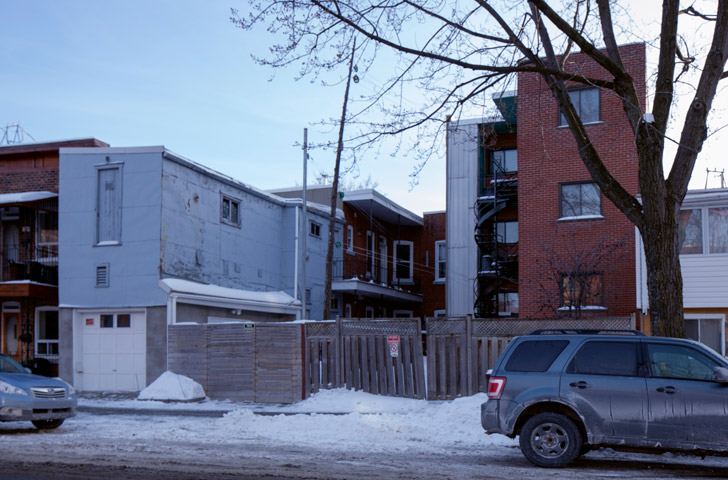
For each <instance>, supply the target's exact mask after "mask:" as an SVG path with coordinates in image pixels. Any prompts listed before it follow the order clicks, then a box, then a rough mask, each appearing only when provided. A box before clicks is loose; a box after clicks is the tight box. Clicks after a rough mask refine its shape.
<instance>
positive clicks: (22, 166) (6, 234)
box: [0, 138, 108, 374]
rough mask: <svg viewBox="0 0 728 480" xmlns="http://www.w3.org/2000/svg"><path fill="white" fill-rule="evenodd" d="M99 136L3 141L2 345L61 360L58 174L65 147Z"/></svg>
mask: <svg viewBox="0 0 728 480" xmlns="http://www.w3.org/2000/svg"><path fill="white" fill-rule="evenodd" d="M94 146H108V145H107V144H106V143H104V142H101V141H99V140H96V139H94V138H89V139H80V140H69V141H63V142H49V143H33V144H19V145H9V146H4V147H0V308H1V311H2V313H1V317H0V351H1V352H3V353H6V354H8V355H10V356H11V357H13V358H15V359H17V360H19V361H28V360H31V359H34V358H35V359H38V358H43V359H45V360H47V361H48V362H49V363H50V365H51V366H49V367H48V368H46V371H45V372H43V371H41V373H50V374H57V370H56V368H55V365H57V362H58V345H59V330H58V175H59V149H60V148H62V147H94Z"/></svg>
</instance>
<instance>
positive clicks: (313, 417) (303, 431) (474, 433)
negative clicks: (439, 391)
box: [213, 389, 517, 453]
mask: <svg viewBox="0 0 728 480" xmlns="http://www.w3.org/2000/svg"><path fill="white" fill-rule="evenodd" d="M486 398H487V397H486V395H485V394H478V395H474V396H472V397H464V398H459V399H456V400H453V401H447V402H445V401H441V402H431V401H430V402H428V401H425V400H413V399H403V398H392V397H384V396H378V395H371V394H366V393H363V392H350V391H347V390H344V389H339V390H333V391H322V392H319V393H317V394H316V395H314V396H312V397H311V398H309V399H307V400H305V401H303V402H300V403H299V404H297V405H296V406H292V407H290V409H287V410H289V411H290V412H293V411H295V410H298V409H301V410H302V411H308V412H316V411H317V412H353V413H347V414H344V415H323V414H321V413H312V414H310V415H284V414H281V415H275V416H261V415H255V414H254V413H253V411H252V410H251V409H247V408H243V409H238V410H235V411H232V412H230V413H228V414H227V415H225V417H223V418H221V419H218V420H216V421H215V422H216V425H215V428H214V429H213V431H214V432H215V433H214V435H216V436H219V437H220V441H221V442H225V441H239V440H241V439H252V440H255V441H257V442H260V443H281V444H290V445H306V444H310V443H315V444H316V445H317V446H318V447H321V448H326V449H329V450H338V451H346V450H350V451H367V452H388V451H401V452H404V451H411V450H417V451H423V450H424V451H433V452H440V453H442V452H443V451H450V452H453V453H455V452H458V451H461V450H462V449H463V448H465V447H466V448H472V447H475V448H487V447H489V446H493V445H502V446H506V447H508V446H515V445H517V444H516V442H515V441H514V440H511V439H509V438H506V437H503V436H499V435H495V436H486V435H485V434H484V432H483V428H482V427H481V425H480V405H481V404H482V403H483V402H484V401H485V400H486ZM369 412H371V413H369Z"/></svg>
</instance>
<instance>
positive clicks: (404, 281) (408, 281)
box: [392, 278, 415, 287]
mask: <svg viewBox="0 0 728 480" xmlns="http://www.w3.org/2000/svg"><path fill="white" fill-rule="evenodd" d="M414 284H415V282H414V281H413V280H412V279H411V278H400V279H396V278H395V279H394V281H393V282H392V286H393V287H397V286H399V285H414Z"/></svg>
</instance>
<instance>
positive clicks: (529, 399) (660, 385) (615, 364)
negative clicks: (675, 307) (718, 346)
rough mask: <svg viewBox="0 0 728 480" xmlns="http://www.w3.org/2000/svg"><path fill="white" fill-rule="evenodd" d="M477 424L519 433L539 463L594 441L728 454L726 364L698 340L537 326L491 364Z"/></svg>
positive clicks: (565, 458) (557, 461)
mask: <svg viewBox="0 0 728 480" xmlns="http://www.w3.org/2000/svg"><path fill="white" fill-rule="evenodd" d="M481 423H482V425H483V428H484V429H485V432H486V433H488V434H492V433H499V434H503V435H506V436H508V437H511V438H514V437H516V436H519V444H520V447H521V451H522V452H523V455H524V456H525V457H526V458H527V459H528V460H529V461H530V462H531V463H533V464H534V465H537V466H540V467H563V466H564V465H567V464H568V463H570V462H571V461H573V460H574V459H575V458H577V457H578V456H579V455H582V454H583V453H586V452H587V451H589V450H590V449H591V448H594V447H598V446H609V447H611V448H614V449H629V450H635V449H637V450H640V451H651V452H654V453H659V452H664V451H670V450H675V451H678V450H679V451H691V452H694V453H699V454H705V453H710V452H720V451H723V452H725V451H728V362H726V359H725V358H724V357H722V356H721V355H719V354H718V353H716V352H715V351H713V350H711V349H710V348H708V347H706V346H704V345H702V344H700V343H698V342H694V341H692V340H682V339H675V338H664V337H647V336H645V335H644V334H642V333H641V332H638V331H633V330H628V331H595V330H539V331H536V332H533V333H532V334H530V335H525V336H521V337H516V338H515V339H513V341H511V343H510V344H509V345H508V346H507V347H506V349H505V351H504V352H503V354H502V355H501V356H500V358H499V359H498V361H497V362H496V364H495V367H494V368H493V370H492V372H491V376H490V379H489V381H488V401H487V402H485V403H484V404H483V405H482V406H481Z"/></svg>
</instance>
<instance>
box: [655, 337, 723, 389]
mask: <svg viewBox="0 0 728 480" xmlns="http://www.w3.org/2000/svg"><path fill="white" fill-rule="evenodd" d="M647 356H648V359H649V364H650V374H651V375H652V376H653V377H661V378H683V379H687V380H709V381H710V380H713V367H718V366H721V365H718V363H717V362H716V361H715V360H713V359H712V358H710V357H708V356H707V355H705V354H703V353H702V352H699V351H698V350H695V349H694V348H690V347H686V346H683V345H669V344H666V343H648V344H647Z"/></svg>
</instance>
